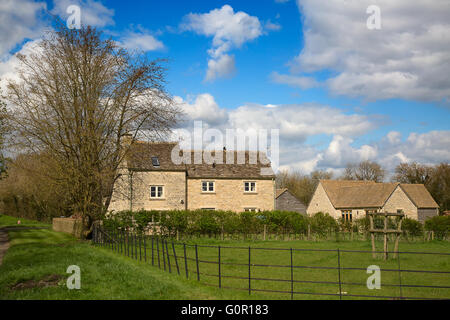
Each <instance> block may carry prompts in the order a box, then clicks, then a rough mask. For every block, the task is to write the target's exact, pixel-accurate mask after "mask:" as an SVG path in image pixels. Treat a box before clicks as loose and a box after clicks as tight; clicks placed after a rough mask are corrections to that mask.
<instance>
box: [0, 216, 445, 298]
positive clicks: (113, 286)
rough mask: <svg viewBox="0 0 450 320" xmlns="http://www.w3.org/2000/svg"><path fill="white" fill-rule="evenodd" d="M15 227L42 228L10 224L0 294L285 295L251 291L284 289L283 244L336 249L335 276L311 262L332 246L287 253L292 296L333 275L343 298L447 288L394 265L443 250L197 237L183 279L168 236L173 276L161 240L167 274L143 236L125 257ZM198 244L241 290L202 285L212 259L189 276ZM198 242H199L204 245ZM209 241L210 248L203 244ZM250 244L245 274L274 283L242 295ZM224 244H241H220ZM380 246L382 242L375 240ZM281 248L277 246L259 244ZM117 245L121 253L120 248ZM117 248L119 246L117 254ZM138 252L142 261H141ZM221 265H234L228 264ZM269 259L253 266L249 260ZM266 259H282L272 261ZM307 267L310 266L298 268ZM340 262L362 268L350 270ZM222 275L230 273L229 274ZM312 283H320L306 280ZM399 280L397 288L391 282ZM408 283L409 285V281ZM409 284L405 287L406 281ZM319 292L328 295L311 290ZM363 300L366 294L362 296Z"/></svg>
mask: <svg viewBox="0 0 450 320" xmlns="http://www.w3.org/2000/svg"><path fill="white" fill-rule="evenodd" d="M16 223H17V219H16V218H11V217H8V216H4V215H3V216H0V227H2V226H17V224H16ZM20 226H21V227H25V226H31V227H48V229H31V230H23V229H20V228H18V229H16V230H14V229H12V230H11V229H10V230H9V231H8V232H9V237H10V239H11V247H10V249H9V250H8V252H7V253H6V255H5V257H4V260H3V265H1V266H0V299H167V300H175V299H222V300H232V299H290V298H291V294H290V293H276V292H260V291H257V290H262V289H264V290H273V291H287V292H290V291H291V281H290V280H291V268H290V264H291V256H290V248H294V249H315V250H316V249H320V250H335V249H338V248H339V249H340V257H339V258H340V267H341V269H340V275H339V270H337V269H319V268H317V267H337V266H338V260H337V258H338V257H337V251H293V255H292V259H293V265H294V266H301V267H302V268H293V269H292V276H293V279H294V281H304V282H294V285H293V288H292V289H293V291H295V292H302V293H309V294H295V295H294V298H295V299H339V296H338V295H337V296H336V294H338V293H339V284H338V283H329V282H338V281H339V277H340V280H341V282H344V283H358V284H359V285H350V284H343V285H342V292H343V295H342V298H343V299H364V297H351V296H349V295H370V296H374V295H377V296H379V297H380V296H392V297H399V296H400V295H401V296H403V297H405V296H406V297H418V298H432V299H436V298H450V289H448V288H435V289H431V288H423V287H417V286H423V285H432V286H441V287H450V277H449V274H439V273H426V274H425V273H418V272H401V274H399V272H398V271H397V270H398V266H399V265H398V263H399V261H400V268H401V269H402V270H428V271H445V272H449V271H450V256H449V255H424V254H422V255H413V254H406V253H401V254H400V260H398V259H390V260H388V261H386V262H385V261H383V260H382V259H373V258H372V256H371V253H354V252H345V250H361V251H370V244H369V243H368V242H366V241H340V242H336V241H317V242H313V241H236V240H234V241H233V240H227V241H220V240H216V239H209V238H202V239H196V240H191V241H187V242H186V244H187V245H186V255H187V258H188V259H187V265H188V275H189V279H188V280H187V279H186V273H185V260H184V247H183V243H181V242H178V243H176V242H175V253H176V255H177V262H178V267H179V271H180V275H178V274H177V268H176V264H175V259H174V254H173V249H172V246H171V244H172V243H171V242H170V241H169V242H168V249H169V252H170V256H169V259H170V263H171V273H169V266H168V260H167V252H164V257H165V260H164V261H165V263H166V271H164V262H163V252H162V248H161V245H160V246H159V250H160V260H159V262H160V264H159V267H158V260H157V249H156V242H154V244H153V249H154V250H153V253H154V255H153V263H154V266H152V250H151V240H150V239H147V241H146V247H147V250H146V251H144V249H143V242H141V251H140V260H141V261H139V247H138V246H136V247H134V248H133V247H132V242H130V245H131V247H130V253H131V251H133V250H134V252H135V253H136V251H137V256H136V255H135V254H134V256H135V258H137V259H135V258H131V257H127V256H126V254H125V252H124V249H125V248H124V246H122V247H116V248H115V249H116V252H114V251H112V250H111V248H110V247H107V246H101V245H93V244H91V243H90V242H89V241H78V240H76V239H75V238H73V237H72V236H70V235H67V234H64V233H57V232H53V231H52V230H50V228H49V227H50V226H49V225H46V224H42V223H36V222H33V221H27V220H23V219H22V223H21V225H20ZM193 244H198V245H199V247H198V256H199V260H201V261H209V262H217V261H218V248H217V246H219V245H220V246H221V266H220V268H221V276H222V277H221V285H222V286H223V287H234V288H240V289H241V290H231V289H217V288H213V287H211V286H208V284H209V285H213V286H217V285H218V284H219V278H218V277H217V276H215V275H218V267H219V266H218V264H217V263H209V262H200V263H199V270H200V273H201V275H200V280H201V281H200V282H197V280H196V279H197V275H196V263H195V248H194V246H193ZM204 246H205V247H204ZM208 246H211V247H208ZM249 246H250V247H251V248H252V249H251V264H252V266H251V268H250V273H251V277H252V278H270V279H278V280H279V281H266V280H251V284H250V285H251V288H252V292H251V295H249V294H248V286H249V281H248V247H249ZM227 247H242V249H237V248H227ZM377 247H378V248H381V247H382V244H381V243H377ZM270 248H282V249H285V250H263V249H270ZM120 250H122V253H120ZM117 251H119V252H117ZM400 251H402V252H403V251H405V252H406V251H408V252H411V251H421V252H441V253H450V243H449V242H444V241H432V242H412V243H407V242H402V243H401V244H400ZM145 258H146V260H147V261H144V260H145ZM229 263H235V264H241V265H238V266H236V265H230V264H229ZM262 264H264V265H272V267H260V266H257V265H262ZM69 265H78V266H79V267H80V268H81V290H68V289H67V287H66V285H65V279H66V278H67V277H68V276H69V274H67V273H66V269H67V267H68V266H69ZM274 265H282V266H283V267H276V266H274ZM369 265H378V266H379V267H380V268H381V269H392V270H394V271H392V272H389V271H382V272H381V289H380V290H368V289H367V287H366V285H365V283H366V280H367V278H368V277H369V276H370V275H369V274H367V273H366V270H365V269H366V268H367V267H368V266H369ZM306 267H313V268H306ZM346 268H362V269H363V270H352V269H346ZM49 275H60V276H61V277H62V278H61V280H60V281H58V284H56V285H54V286H51V287H47V288H38V287H35V288H28V289H17V288H15V286H17V285H18V284H21V283H26V282H27V281H29V280H36V281H39V280H41V279H45V277H47V276H49ZM227 276H232V277H238V278H229V277H227ZM308 281H318V282H323V283H310V282H308ZM400 281H401V283H402V285H403V287H402V288H401V292H400V288H398V287H391V286H390V285H393V284H398V283H399V282H400ZM413 285H415V286H413ZM409 286H411V287H409ZM312 293H322V294H331V295H313V294H312ZM365 299H367V298H365Z"/></svg>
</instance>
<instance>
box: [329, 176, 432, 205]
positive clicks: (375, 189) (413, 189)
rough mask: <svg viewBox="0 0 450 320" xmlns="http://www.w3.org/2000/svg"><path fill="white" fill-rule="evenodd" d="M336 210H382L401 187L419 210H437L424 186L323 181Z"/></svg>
mask: <svg viewBox="0 0 450 320" xmlns="http://www.w3.org/2000/svg"><path fill="white" fill-rule="evenodd" d="M320 182H321V184H322V186H323V188H324V189H325V192H326V193H327V195H328V198H329V199H330V201H331V203H332V204H333V206H334V207H335V208H336V209H344V208H381V207H383V206H384V204H385V203H386V201H387V200H388V199H389V197H390V196H391V194H392V193H393V192H394V191H395V189H396V188H397V187H398V186H400V188H402V190H403V191H404V192H405V193H406V195H407V196H408V197H409V198H410V199H411V201H412V202H413V203H414V204H415V206H416V207H417V208H437V207H438V205H437V203H436V202H435V201H434V200H433V197H432V196H431V195H430V193H429V192H428V190H427V189H426V188H425V186H424V185H423V184H415V185H412V184H400V183H375V182H373V181H351V180H321V181H320Z"/></svg>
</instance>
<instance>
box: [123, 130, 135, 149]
mask: <svg viewBox="0 0 450 320" xmlns="http://www.w3.org/2000/svg"><path fill="white" fill-rule="evenodd" d="M132 141H133V135H132V134H131V133H125V134H123V135H122V137H121V139H120V143H121V145H122V147H124V148H128V147H129V146H130V145H131V143H132Z"/></svg>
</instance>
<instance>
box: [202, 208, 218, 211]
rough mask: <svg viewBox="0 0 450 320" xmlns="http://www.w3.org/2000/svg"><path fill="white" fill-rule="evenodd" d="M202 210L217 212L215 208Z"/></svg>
mask: <svg viewBox="0 0 450 320" xmlns="http://www.w3.org/2000/svg"><path fill="white" fill-rule="evenodd" d="M202 210H205V211H215V210H216V209H215V208H202Z"/></svg>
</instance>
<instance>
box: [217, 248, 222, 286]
mask: <svg viewBox="0 0 450 320" xmlns="http://www.w3.org/2000/svg"><path fill="white" fill-rule="evenodd" d="M218 249H219V288H222V279H221V272H220V246H219V247H218Z"/></svg>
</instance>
